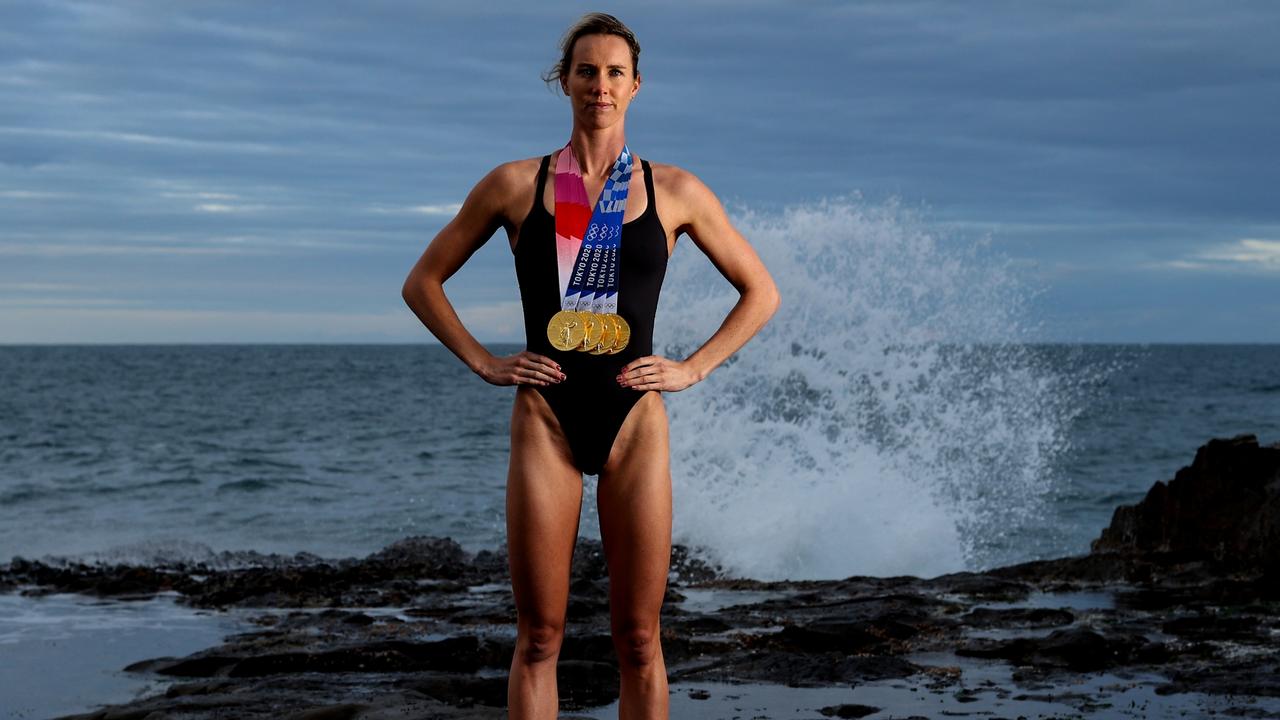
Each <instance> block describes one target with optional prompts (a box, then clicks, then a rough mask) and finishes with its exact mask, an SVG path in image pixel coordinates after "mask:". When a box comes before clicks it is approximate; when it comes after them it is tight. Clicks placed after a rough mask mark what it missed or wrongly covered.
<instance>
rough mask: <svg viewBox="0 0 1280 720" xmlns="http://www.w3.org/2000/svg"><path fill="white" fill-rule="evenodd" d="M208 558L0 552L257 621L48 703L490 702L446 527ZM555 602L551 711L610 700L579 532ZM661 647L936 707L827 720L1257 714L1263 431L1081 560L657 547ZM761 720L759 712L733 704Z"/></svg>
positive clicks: (600, 571) (467, 580)
mask: <svg viewBox="0 0 1280 720" xmlns="http://www.w3.org/2000/svg"><path fill="white" fill-rule="evenodd" d="M224 560H225V562H222V563H199V564H182V563H179V564H173V565H168V566H161V567H136V566H127V565H110V566H108V565H84V564H74V563H72V564H67V563H63V564H58V563H49V564H46V563H43V562H37V561H31V560H25V559H22V558H14V559H13V560H12V562H10V563H8V564H5V565H0V592H21V593H23V594H26V595H33V596H35V595H41V594H46V593H53V592H75V593H82V594H86V595H92V596H99V597H104V598H114V599H124V600H130V599H134V600H139V599H148V598H152V597H154V596H155V595H156V594H157V593H164V592H176V593H178V595H179V601H180V602H181V603H183V604H186V605H190V606H192V607H197V608H208V609H230V608H252V609H254V612H255V613H258V614H255V615H254V616H253V621H254V623H255V625H256V626H257V627H258V629H257V630H256V631H254V632H250V633H243V634H239V635H235V636H231V637H228V638H226V639H225V642H224V643H223V644H222V645H220V646H218V647H214V648H209V649H206V650H203V651H200V652H197V653H194V654H192V655H189V656H187V657H161V658H152V659H146V660H140V661H139V662H136V663H134V664H132V665H130V666H129V667H128V668H127V670H128V671H130V672H134V673H140V674H149V675H151V676H154V677H158V678H169V679H171V680H172V682H171V684H169V685H168V687H167V689H166V690H165V691H164V692H163V693H161V694H157V695H153V696H151V697H146V698H142V699H139V700H136V701H133V702H129V703H126V704H121V705H113V706H109V707H105V708H102V709H100V710H96V711H94V712H90V713H84V714H79V715H71V716H66V717H67V718H77V719H79V720H89V719H93V720H135V719H136V720H142V719H144V718H147V719H149V720H157V719H159V718H179V717H180V718H190V719H204V718H210V719H212V718H232V717H234V718H294V719H297V720H302V719H304V718H305V719H309V720H320V719H325V718H353V719H354V718H358V719H360V720H375V719H379V720H380V719H382V718H427V717H430V718H504V717H506V711H505V705H506V690H507V686H506V682H507V680H506V673H507V670H508V668H509V666H510V662H511V656H512V653H513V649H514V641H515V630H514V619H515V607H514V604H513V602H512V600H511V597H510V585H509V579H508V576H507V563H506V556H505V554H504V552H503V551H501V550H499V551H497V552H491V551H482V552H480V553H477V554H475V555H470V554H469V553H466V552H464V551H463V550H462V549H461V547H459V546H458V545H457V543H455V542H454V541H453V540H451V539H449V538H432V537H420V536H419V537H410V538H407V539H404V540H401V541H399V542H397V543H394V544H392V545H390V546H388V547H386V548H384V549H383V550H381V551H380V552H377V553H374V554H372V555H369V556H368V557H365V558H360V559H354V558H352V559H342V560H329V559H323V558H318V557H315V556H310V555H306V554H299V555H297V556H293V557H282V556H275V555H260V554H256V553H235V554H227V555H226V556H225V558H224ZM568 615H569V618H568V619H569V627H568V630H567V637H566V639H565V643H564V646H563V648H562V651H561V655H560V663H559V683H560V695H561V710H562V713H570V714H572V713H575V712H587V711H589V710H590V709H592V708H599V707H601V706H605V705H608V704H610V703H612V702H613V701H614V700H615V699H616V697H617V692H618V679H617V678H618V676H617V666H616V663H615V661H614V657H613V647H612V643H611V641H610V637H609V607H608V576H607V573H606V567H605V563H604V558H603V555H602V553H601V549H600V547H599V543H598V542H595V541H588V540H580V541H579V543H578V546H577V549H576V551H575V554H574V563H573V575H572V579H571V592H570V599H569V608H568ZM662 646H663V654H664V657H665V659H666V664H667V669H668V674H669V677H670V681H671V683H672V687H673V692H675V691H676V690H675V688H676V687H677V686H679V687H681V688H686V689H684V690H682V692H686V693H688V696H689V697H691V698H694V699H697V698H698V697H699V696H698V695H697V694H696V693H698V692H702V691H699V690H697V689H696V688H693V689H688V688H689V687H690V686H696V684H697V683H700V682H706V683H734V684H738V683H755V684H774V685H782V686H787V687H790V688H825V687H844V688H850V687H859V686H864V685H867V684H873V683H881V682H885V681H894V682H898V683H899V685H898V686H899V687H901V688H903V691H904V692H906V691H908V690H909V691H910V692H912V693H917V692H918V693H928V694H932V695H936V696H937V699H938V702H937V703H935V704H934V705H933V707H934V708H936V711H935V712H934V713H901V714H892V715H887V714H877V713H899V710H898V709H897V708H895V707H884V706H879V707H877V706H871V705H862V704H857V703H837V704H831V705H826V706H823V707H821V708H815V711H816V713H820V714H821V715H822V716H830V717H868V716H872V715H874V716H875V717H902V718H905V717H935V716H936V717H943V716H954V715H966V714H981V715H982V716H984V717H992V716H1001V715H1002V714H1004V715H1005V716H1009V717H1013V716H1017V715H1018V713H1017V712H1016V709H1017V707H1018V703H1019V702H1030V701H1031V700H1036V699H1043V698H1049V699H1052V700H1054V701H1055V702H1058V703H1065V704H1066V705H1068V706H1070V707H1071V708H1073V709H1074V710H1075V712H1077V713H1079V714H1078V715H1071V716H1075V717H1088V716H1092V714H1093V713H1098V712H1101V713H1103V715H1106V714H1107V713H1106V709H1107V708H1111V710H1112V711H1114V712H1115V713H1117V714H1119V713H1120V710H1119V709H1118V708H1116V707H1114V701H1115V699H1116V698H1115V697H1113V695H1114V694H1113V693H1106V692H1092V691H1088V690H1081V689H1080V688H1081V687H1083V685H1082V683H1083V681H1084V679H1086V678H1089V677H1096V676H1098V674H1099V673H1109V674H1115V675H1116V676H1117V677H1147V678H1149V677H1153V676H1155V677H1158V678H1160V680H1159V681H1156V682H1153V683H1151V685H1152V690H1153V692H1154V693H1155V694H1157V695H1161V696H1176V695H1179V694H1187V695H1188V697H1190V696H1191V695H1194V696H1195V697H1197V698H1203V697H1213V698H1216V699H1217V700H1218V701H1220V703H1219V704H1218V705H1216V706H1215V707H1216V708H1220V709H1218V710H1217V712H1221V713H1222V714H1226V715H1229V716H1233V717H1275V716H1276V715H1275V714H1273V713H1275V712H1276V709H1277V708H1280V443H1277V444H1274V445H1271V446H1260V445H1259V444H1258V442H1257V439H1256V438H1255V437H1254V436H1252V435H1242V436H1238V437H1235V438H1231V439H1220V440H1211V441H1210V442H1209V443H1207V444H1206V445H1204V446H1203V447H1201V448H1200V449H1199V451H1198V452H1197V453H1196V457H1195V460H1194V462H1193V463H1192V464H1191V465H1190V466H1188V467H1186V468H1183V469H1182V470H1180V471H1179V472H1178V473H1177V475H1176V477H1175V478H1173V479H1172V480H1171V481H1169V482H1167V483H1164V482H1159V483H1156V484H1155V486H1153V487H1152V489H1151V490H1150V491H1149V492H1148V494H1147V496H1146V498H1145V499H1144V500H1143V501H1142V502H1141V503H1139V504H1137V505H1135V506H1126V507H1120V508H1117V510H1116V511H1115V515H1114V517H1113V520H1112V523H1111V526H1110V527H1108V528H1106V529H1105V530H1104V531H1103V532H1102V534H1101V536H1100V537H1099V538H1098V540H1096V541H1094V543H1093V546H1092V548H1091V552H1090V553H1089V554H1087V555H1081V556H1075V557H1067V558H1060V559H1054V560H1042V561H1035V562H1027V563H1021V564H1017V565H1012V566H1008V567H1001V568H996V569H993V570H988V571H985V572H962V573H953V574H949V575H943V576H939V577H935V578H928V579H923V578H917V577H911V576H901V577H889V578H876V577H860V576H855V577H849V578H845V579H843V580H823V581H783V582H761V581H755V580H744V579H733V578H726V577H723V576H722V574H721V573H719V572H717V569H716V568H713V567H708V566H707V565H706V564H704V563H702V562H700V561H699V560H697V559H696V558H694V557H692V556H691V555H690V554H689V553H688V552H687V550H686V549H685V548H683V547H680V546H676V547H675V548H674V550H673V557H672V575H671V580H670V582H669V584H668V590H667V597H666V602H665V603H664V607H663V615H662ZM18 661H19V662H21V660H20V659H19V660H18ZM971 663H991V664H1000V666H1001V667H1006V668H1007V669H1008V671H1009V674H1008V678H1009V680H1008V682H1007V683H1004V684H1000V683H986V684H983V685H975V684H973V683H971V682H967V681H966V676H965V670H964V668H965V667H966V666H969V664H971ZM1188 705H1189V706H1190V707H1192V708H1194V707H1195V703H1188ZM979 706H981V707H984V708H990V707H1003V708H1004V711H1003V713H1002V712H1001V711H1000V710H996V711H995V712H989V711H986V710H984V711H983V712H981V713H978V712H974V711H975V709H976V708H978V707H979ZM1010 712H1012V714H1011V715H1010V714H1008V713H1010ZM1128 712H1129V714H1128V715H1127V716H1132V717H1143V716H1144V715H1143V714H1141V712H1140V709H1138V710H1131V711H1128ZM1196 714H1197V713H1195V712H1191V715H1192V716H1194V715H1196ZM565 716H569V715H565ZM673 716H675V714H674V713H673ZM706 716H707V717H711V716H715V715H711V714H708V715H706ZM724 716H726V717H730V716H732V713H729V714H726V715H724ZM758 716H763V717H768V715H751V714H744V715H743V717H758ZM787 716H788V717H790V716H791V715H787ZM1110 716H1117V715H1110ZM1055 717H1062V715H1055Z"/></svg>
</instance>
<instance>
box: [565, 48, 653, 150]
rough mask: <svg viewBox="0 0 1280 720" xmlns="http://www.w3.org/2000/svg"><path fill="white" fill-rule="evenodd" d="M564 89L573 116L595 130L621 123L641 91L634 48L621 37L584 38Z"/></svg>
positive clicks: (570, 66) (573, 60)
mask: <svg viewBox="0 0 1280 720" xmlns="http://www.w3.org/2000/svg"><path fill="white" fill-rule="evenodd" d="M560 86H561V88H562V89H563V90H564V93H565V95H568V96H569V101H570V102H571V103H572V104H573V115H574V117H575V118H577V119H578V121H579V122H580V123H582V124H585V125H588V126H591V127H609V126H611V125H613V124H614V123H617V122H620V121H621V120H622V117H623V116H624V115H625V114H626V112H627V106H628V105H629V104H631V98H632V97H634V96H635V94H636V91H638V90H639V89H640V78H639V77H636V75H635V72H634V69H633V68H632V67H631V48H630V47H629V46H628V45H627V41H626V40H623V39H622V38H620V37H618V36H617V35H583V36H582V37H580V38H578V41H577V42H576V43H574V45H573V56H572V59H571V62H570V63H569V73H568V75H567V76H565V77H562V78H561V79H560Z"/></svg>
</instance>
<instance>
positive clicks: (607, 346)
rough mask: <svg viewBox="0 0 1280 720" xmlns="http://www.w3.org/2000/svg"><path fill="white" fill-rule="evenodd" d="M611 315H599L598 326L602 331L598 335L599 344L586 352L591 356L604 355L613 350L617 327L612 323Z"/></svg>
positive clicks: (616, 337)
mask: <svg viewBox="0 0 1280 720" xmlns="http://www.w3.org/2000/svg"><path fill="white" fill-rule="evenodd" d="M613 317H614V316H613V313H604V314H603V315H600V316H599V318H600V325H601V326H602V327H603V328H604V330H603V331H602V332H601V333H600V342H599V343H597V344H596V346H595V347H594V348H593V349H591V350H588V351H587V352H589V353H591V354H592V355H604V354H605V353H607V352H609V350H611V349H612V348H613V341H614V340H617V339H618V325H617V323H615V322H614V321H613Z"/></svg>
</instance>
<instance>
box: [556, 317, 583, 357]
mask: <svg viewBox="0 0 1280 720" xmlns="http://www.w3.org/2000/svg"><path fill="white" fill-rule="evenodd" d="M584 330H585V328H584V327H583V326H582V318H581V317H579V316H578V313H577V312H575V311H573V310H561V311H560V312H558V313H556V314H555V315H552V316H551V320H550V322H548V323H547V339H548V340H550V341H551V346H552V347H554V348H555V349H557V350H566V351H567V350H572V349H574V348H576V347H579V346H580V345H582V339H583V336H584Z"/></svg>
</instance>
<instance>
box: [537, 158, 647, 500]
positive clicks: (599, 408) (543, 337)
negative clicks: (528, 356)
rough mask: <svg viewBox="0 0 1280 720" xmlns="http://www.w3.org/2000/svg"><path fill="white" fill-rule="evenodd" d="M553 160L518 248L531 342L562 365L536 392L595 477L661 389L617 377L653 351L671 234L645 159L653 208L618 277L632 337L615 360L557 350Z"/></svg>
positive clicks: (628, 239) (625, 247) (631, 238)
mask: <svg viewBox="0 0 1280 720" xmlns="http://www.w3.org/2000/svg"><path fill="white" fill-rule="evenodd" d="M550 162H551V156H550V155H547V156H545V157H543V158H542V165H541V166H540V167H539V168H538V184H537V189H536V191H535V192H534V194H533V208H532V209H531V210H530V211H529V215H528V217H526V218H525V221H524V223H523V224H522V225H521V226H520V238H519V240H518V241H517V242H516V248H515V264H516V279H517V280H518V281H519V283H520V302H521V303H522V304H523V306H524V335H525V343H526V345H527V347H528V350H529V351H530V352H535V353H538V354H540V355H545V356H547V357H549V358H551V359H552V360H554V361H556V362H557V363H560V367H561V368H562V369H563V371H564V374H565V379H564V380H563V381H561V382H559V383H552V384H550V385H535V386H534V387H535V388H537V390H538V392H540V393H542V396H543V397H544V398H546V399H547V404H548V405H550V406H551V410H552V412H554V413H555V415H556V418H557V419H558V420H559V421H560V427H561V429H562V430H563V431H564V434H565V437H567V438H568V440H569V450H570V451H571V452H572V453H573V459H574V463H575V464H576V465H577V466H578V469H579V470H581V471H582V472H583V473H585V474H587V475H599V474H600V470H601V469H602V468H603V467H604V464H605V462H606V461H607V460H608V459H609V451H610V450H612V449H613V441H614V438H616V437H617V435H618V429H619V428H621V427H622V423H623V421H624V420H626V419H627V413H629V412H630V411H631V408H632V407H633V406H634V405H635V404H636V403H637V402H639V401H640V398H641V397H644V394H645V393H649V392H655V391H653V390H643V391H640V390H634V389H632V388H629V387H622V386H621V385H619V384H618V381H617V380H615V379H614V378H615V376H617V374H618V373H619V372H620V371H621V370H622V366H623V365H626V364H627V363H629V362H631V361H632V360H635V359H636V358H638V357H643V356H645V355H651V354H652V353H653V317H654V314H655V312H656V311H657V308H658V293H659V292H660V291H661V290H662V278H663V276H664V275H665V274H666V272H667V233H666V231H665V230H664V229H663V228H662V223H661V222H660V221H659V220H658V213H657V210H656V208H655V206H654V201H653V171H652V169H651V168H650V167H649V162H648V161H647V160H643V159H642V160H641V161H640V164H641V166H642V167H643V168H644V186H645V193H646V194H647V195H648V198H649V207H647V208H646V209H645V211H644V213H642V214H641V215H640V217H638V218H636V219H635V220H632V221H631V222H627V223H623V225H622V249H621V251H620V257H621V268H620V270H619V277H618V287H619V292H618V314H619V315H621V316H622V317H623V318H624V319H625V320H626V321H627V323H628V324H629V325H630V326H631V340H630V341H629V342H628V343H627V346H626V347H625V348H623V349H622V350H621V351H620V352H618V353H617V354H614V355H608V354H604V355H592V354H591V353H587V352H578V351H576V350H571V351H568V352H565V351H562V350H557V349H555V348H554V347H552V345H551V341H550V340H548V339H547V321H548V320H550V319H551V316H552V315H555V314H556V312H557V311H559V310H560V301H561V297H560V285H559V277H558V275H557V271H556V234H555V216H554V215H552V214H551V213H549V212H547V209H546V207H544V206H543V204H542V193H543V186H544V184H545V183H546V180H547V168H548V166H549V165H550Z"/></svg>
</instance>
